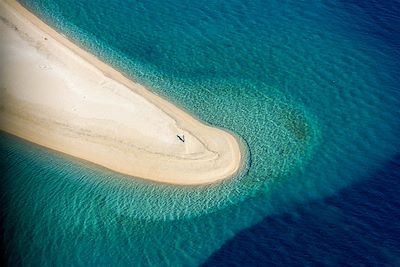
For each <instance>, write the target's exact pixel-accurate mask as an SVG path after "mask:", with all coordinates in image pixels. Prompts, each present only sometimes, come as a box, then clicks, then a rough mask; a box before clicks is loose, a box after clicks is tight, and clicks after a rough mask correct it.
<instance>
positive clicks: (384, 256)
mask: <svg viewBox="0 0 400 267" xmlns="http://www.w3.org/2000/svg"><path fill="white" fill-rule="evenodd" d="M21 3H22V4H23V5H24V6H26V7H27V8H28V9H29V10H31V11H32V12H34V13H35V14H37V15H38V16H39V17H40V18H42V19H43V20H45V21H46V22H47V23H48V24H50V25H51V26H53V27H55V28H56V29H57V30H58V31H60V32H62V33H63V34H64V35H66V36H67V37H68V38H70V39H71V40H73V41H75V42H76V43H78V44H80V45H81V46H82V47H84V48H85V49H87V50H89V51H90V52H92V53H93V54H95V55H97V56H98V57H100V58H101V59H102V60H104V61H105V62H107V63H109V64H111V65H113V66H114V67H116V68H117V69H119V70H120V71H121V72H123V73H124V74H125V75H126V76H128V77H130V78H132V79H134V80H136V81H138V82H140V83H142V84H144V85H145V86H147V87H148V88H149V89H150V90H152V91H153V92H154V93H157V94H158V95H161V96H163V97H164V98H166V99H168V100H170V101H171V102H173V103H175V104H176V105H178V106H180V107H182V108H183V109H185V110H187V111H188V112H190V113H192V114H194V116H195V117H197V118H199V119H200V120H203V121H204V122H206V123H209V124H210V125H213V126H216V127H220V128H223V129H226V130H228V131H231V132H233V133H234V134H236V135H237V136H238V137H239V138H240V140H241V142H242V143H243V145H244V147H246V148H247V149H246V153H245V166H244V168H243V170H242V171H241V172H240V173H239V174H238V175H237V176H236V177H234V178H232V179H228V180H225V181H223V182H220V183H217V184H213V185H208V186H196V187H185V186H170V185H161V184H157V183H152V182H148V181H144V180H141V179H132V178H131V177H125V176H123V175H118V174H115V173H113V172H111V171H107V170H104V169H103V168H100V167H97V166H94V165H92V164H88V163H84V162H81V161H79V160H77V159H74V158H71V157H68V156H66V155H61V154H59V153H56V152H53V151H49V150H47V149H44V148H41V147H38V146H36V145H33V144H31V143H29V142H26V141H24V140H20V139H17V138H16V137H13V136H10V135H7V134H5V133H2V134H1V139H0V157H1V161H0V164H1V166H0V167H1V170H2V178H1V196H0V208H1V228H0V230H1V235H2V248H3V250H2V251H3V253H2V256H3V258H4V259H5V260H6V262H7V263H8V265H9V266H136V265H139V266H168V265H169V266H197V265H201V264H204V265H205V266H221V265H237V266H252V265H258V266H265V265H277V266H294V265H300V266H315V265H322V266H335V265H336V266H345V265H349V266H367V265H372V266H399V265H400V226H399V225H400V224H399V223H398V221H399V219H400V213H399V210H400V184H399V183H400V149H399V148H400V137H399V133H400V88H399V84H400V78H399V77H400V76H399V73H400V67H399V63H400V18H399V14H400V3H399V2H398V1H397V0H385V1H378V0H365V1H361V0H360V1H355V0H347V1H340V0H338V1H311V0H310V1H307V0H306V1H294V0H279V1H278V0H253V1H245V0H225V1H212V0H199V1H189V0H163V1H161V0H147V1H134V0H107V1H106V0H90V1H88V0H76V1H73V3H71V1H70V0H58V1H51V0H21ZM132 164H134V163H132Z"/></svg>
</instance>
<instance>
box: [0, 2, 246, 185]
mask: <svg viewBox="0 0 400 267" xmlns="http://www.w3.org/2000/svg"><path fill="white" fill-rule="evenodd" d="M0 32H1V34H0V65H1V68H0V97H1V98H0V99H1V101H0V129H1V130H3V131H5V132H8V133H10V134H13V135H16V136H18V137H21V138H23V139H26V140H29V141H31V142H33V143H36V144H39V145H41V146H44V147H47V148H50V149H53V150H56V151H60V152H63V153H65V154H68V155H71V156H74V157H77V158H79V159H83V160H86V161H89V162H92V163H95V164H97V165H100V166H103V167H105V168H107V169H110V170H113V171H116V172H119V173H122V174H126V175H129V176H133V177H139V178H143V179H148V180H152V181H156V182H162V183H170V184H178V185H198V184H207V183H212V182H216V181H219V180H222V179H225V178H229V177H232V176H233V175H234V174H235V173H237V172H238V171H239V169H240V166H241V161H242V156H241V155H242V154H241V145H240V143H239V141H238V138H237V137H235V136H234V135H233V134H231V133H229V132H227V131H224V130H222V129H219V128H216V127H211V126H209V125H206V124H205V123H203V122H202V121H200V120H199V119H196V118H194V117H193V116H192V115H191V114H189V113H188V112H186V111H184V110H183V109H182V108H179V107H177V106H176V105H173V104H172V103H170V102H168V101H167V100H165V99H164V98H162V97H160V96H158V95H156V94H155V93H153V92H151V90H149V89H147V88H145V87H144V86H142V85H140V84H138V83H136V82H135V81H132V80H130V79H128V78H126V77H125V76H124V75H123V74H122V73H120V72H118V71H117V70H115V69H114V68H113V67H111V66H109V65H107V64H105V63H104V62H102V61H101V60H100V59H98V58H97V57H95V56H94V55H92V54H90V53H88V52H86V51H85V50H84V49H83V48H81V47H79V46H78V45H76V44H74V43H72V42H71V41H70V40H69V39H67V38H66V37H65V36H64V35H62V34H59V33H57V32H56V31H55V30H54V29H52V28H51V27H49V26H48V25H47V24H45V23H44V22H43V21H41V20H40V19H39V18H38V17H36V16H35V15H34V14H32V13H31V12H30V11H28V10H27V9H25V8H24V7H23V6H22V5H20V4H19V3H18V2H17V1H15V0H10V1H4V0H1V1H0ZM182 90H184V88H182ZM179 137H181V138H179ZM182 139H183V140H182Z"/></svg>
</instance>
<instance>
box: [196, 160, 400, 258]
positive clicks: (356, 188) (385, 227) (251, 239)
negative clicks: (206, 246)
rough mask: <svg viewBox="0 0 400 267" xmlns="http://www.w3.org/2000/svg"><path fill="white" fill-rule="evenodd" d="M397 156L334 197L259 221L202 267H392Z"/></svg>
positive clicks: (399, 238) (397, 240) (399, 244)
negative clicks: (319, 266) (317, 266)
mask: <svg viewBox="0 0 400 267" xmlns="http://www.w3.org/2000/svg"><path fill="white" fill-rule="evenodd" d="M399 181H400V154H397V155H396V156H395V157H393V159H392V160H391V161H390V162H388V163H387V164H385V165H384V166H383V167H382V169H380V170H379V171H377V172H375V173H374V174H372V175H370V176H369V177H368V178H366V180H364V181H363V182H361V183H356V184H354V185H352V186H351V187H349V188H346V189H344V190H342V191H340V192H338V193H337V194H336V195H334V196H332V197H329V198H327V199H324V200H322V201H318V202H312V203H308V204H305V205H301V206H298V207H297V208H295V209H294V210H293V211H291V212H290V213H285V214H283V215H278V216H271V217H267V218H265V219H264V220H263V221H262V222H260V223H258V224H257V225H255V226H253V227H251V228H249V229H246V230H244V231H242V232H240V233H238V234H237V235H236V236H235V238H233V239H231V240H229V241H228V242H226V243H225V244H224V245H223V246H222V247H221V248H220V249H219V250H218V251H216V252H215V253H214V254H213V255H212V256H211V257H210V258H209V259H208V260H207V262H206V263H205V264H204V266H265V265H267V266H310V265H311V266H315V265H318V264H321V265H323V266H339V265H340V266H398V264H400V250H399V248H400V224H399V223H398V219H399V218H400V209H399V207H400V194H399V192H400V184H399Z"/></svg>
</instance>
